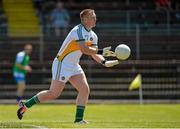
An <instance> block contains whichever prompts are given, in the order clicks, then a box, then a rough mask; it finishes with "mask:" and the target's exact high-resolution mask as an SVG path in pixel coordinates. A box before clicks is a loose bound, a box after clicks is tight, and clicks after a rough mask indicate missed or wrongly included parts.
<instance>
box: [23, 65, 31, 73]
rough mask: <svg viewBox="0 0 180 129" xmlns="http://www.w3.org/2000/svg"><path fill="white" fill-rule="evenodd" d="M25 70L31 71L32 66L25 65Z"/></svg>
mask: <svg viewBox="0 0 180 129" xmlns="http://www.w3.org/2000/svg"><path fill="white" fill-rule="evenodd" d="M24 70H26V71H27V72H29V73H30V72H32V68H31V67H30V66H29V65H27V66H25V67H24Z"/></svg>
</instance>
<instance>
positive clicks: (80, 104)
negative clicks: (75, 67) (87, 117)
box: [69, 73, 90, 122]
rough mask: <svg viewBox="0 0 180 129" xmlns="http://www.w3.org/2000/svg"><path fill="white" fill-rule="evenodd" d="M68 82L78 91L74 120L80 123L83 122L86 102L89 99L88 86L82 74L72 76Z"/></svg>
mask: <svg viewBox="0 0 180 129" xmlns="http://www.w3.org/2000/svg"><path fill="white" fill-rule="evenodd" d="M69 82H70V83H71V84H72V85H73V86H74V87H75V88H76V90H77V91H78V96H77V100H76V106H77V109H76V118H75V122H80V121H82V120H83V116H84V110H85V106H86V104H87V102H88V97H89V93H90V90H89V85H88V83H87V79H86V76H85V74H84V73H81V74H78V75H74V76H72V77H71V78H70V79H69Z"/></svg>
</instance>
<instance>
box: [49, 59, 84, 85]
mask: <svg viewBox="0 0 180 129" xmlns="http://www.w3.org/2000/svg"><path fill="white" fill-rule="evenodd" d="M82 73H84V71H83V70H82V68H81V66H80V65H79V64H71V63H66V62H63V61H62V62H61V61H59V60H58V59H57V58H55V59H54V61H53V64H52V80H58V81H62V82H64V83H66V82H67V81H68V80H69V78H70V77H71V76H73V75H77V74H82Z"/></svg>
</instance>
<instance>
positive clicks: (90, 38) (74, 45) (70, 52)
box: [58, 24, 98, 64]
mask: <svg viewBox="0 0 180 129" xmlns="http://www.w3.org/2000/svg"><path fill="white" fill-rule="evenodd" d="M81 40H85V43H86V45H88V46H97V42H98V38H97V35H96V34H95V33H94V31H92V30H90V31H88V30H86V28H85V27H84V26H83V25H82V24H79V25H77V26H75V27H74V28H73V29H72V30H71V31H70V32H69V34H68V35H67V37H66V39H65V40H64V42H63V44H62V46H61V48H60V50H59V52H58V60H59V61H61V62H66V63H70V64H79V60H80V58H81V56H82V52H81V51H80V49H79V45H78V41H81Z"/></svg>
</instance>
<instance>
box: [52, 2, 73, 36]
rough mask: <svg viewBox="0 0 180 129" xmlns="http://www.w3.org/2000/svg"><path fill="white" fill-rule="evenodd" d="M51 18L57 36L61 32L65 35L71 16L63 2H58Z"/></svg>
mask: <svg viewBox="0 0 180 129" xmlns="http://www.w3.org/2000/svg"><path fill="white" fill-rule="evenodd" d="M50 19H51V22H52V27H53V28H54V29H55V34H56V36H60V35H61V34H62V35H63V36H65V35H66V34H67V28H68V24H69V20H70V16H69V13H68V11H67V10H66V9H65V8H64V6H63V3H62V2H58V3H57V5H56V8H55V9H54V10H53V11H52V12H51V14H50Z"/></svg>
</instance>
